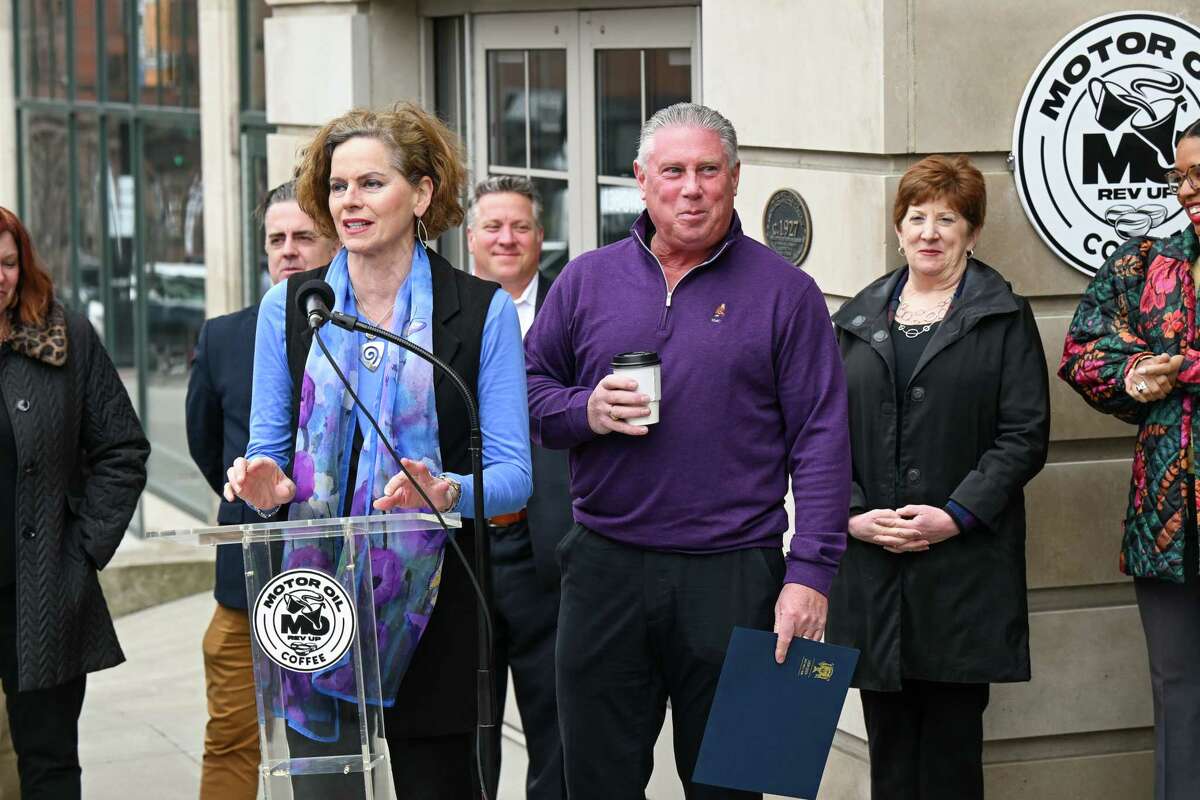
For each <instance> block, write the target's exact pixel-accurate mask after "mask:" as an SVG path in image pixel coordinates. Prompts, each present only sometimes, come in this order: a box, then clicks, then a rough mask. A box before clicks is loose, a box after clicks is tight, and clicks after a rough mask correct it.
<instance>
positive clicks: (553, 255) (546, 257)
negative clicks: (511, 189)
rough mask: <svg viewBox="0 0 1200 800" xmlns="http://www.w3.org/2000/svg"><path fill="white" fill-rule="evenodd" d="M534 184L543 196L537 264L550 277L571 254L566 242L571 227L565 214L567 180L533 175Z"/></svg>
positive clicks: (565, 262)
mask: <svg viewBox="0 0 1200 800" xmlns="http://www.w3.org/2000/svg"><path fill="white" fill-rule="evenodd" d="M533 185H534V187H535V188H536V189H537V192H538V195H539V196H540V197H541V200H542V228H543V229H544V230H545V237H544V239H543V240H542V261H541V265H540V268H541V270H542V271H543V272H545V273H547V274H548V275H550V276H551V277H554V276H556V275H558V273H559V272H561V271H562V268H563V267H565V266H566V265H567V261H568V260H569V259H570V257H571V253H570V250H568V248H567V245H568V242H569V241H570V228H569V226H568V223H569V219H568V218H567V182H566V181H556V180H550V179H548V178H534V179H533Z"/></svg>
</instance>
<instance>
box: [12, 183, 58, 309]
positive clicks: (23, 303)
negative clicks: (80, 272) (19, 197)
mask: <svg viewBox="0 0 1200 800" xmlns="http://www.w3.org/2000/svg"><path fill="white" fill-rule="evenodd" d="M6 233H11V234H12V237H13V240H14V241H15V242H16V243H17V302H16V307H15V308H14V309H13V311H12V314H13V316H14V317H15V319H14V322H19V323H21V324H22V325H27V326H38V325H41V324H42V323H43V322H44V321H45V320H46V313H47V312H48V311H49V310H50V301H51V300H52V299H53V297H54V282H53V281H51V280H50V275H49V273H47V272H46V270H45V269H44V268H43V267H42V262H41V261H40V260H38V257H37V253H35V252H34V250H33V241H32V239H30V237H29V231H28V230H27V229H26V228H25V226H24V225H22V224H21V220H20V219H19V218H18V217H17V215H16V214H14V213H13V212H11V211H9V210H8V209H7V208H4V207H3V206H0V236H3V235H4V234H6Z"/></svg>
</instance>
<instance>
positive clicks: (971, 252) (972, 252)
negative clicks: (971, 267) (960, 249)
mask: <svg viewBox="0 0 1200 800" xmlns="http://www.w3.org/2000/svg"><path fill="white" fill-rule="evenodd" d="M974 256H975V248H974V247H968V248H967V258H973V257H974Z"/></svg>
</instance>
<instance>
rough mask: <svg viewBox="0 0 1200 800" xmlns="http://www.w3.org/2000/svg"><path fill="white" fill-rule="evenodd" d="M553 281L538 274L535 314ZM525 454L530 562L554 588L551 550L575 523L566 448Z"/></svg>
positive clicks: (532, 446)
mask: <svg viewBox="0 0 1200 800" xmlns="http://www.w3.org/2000/svg"><path fill="white" fill-rule="evenodd" d="M553 282H554V281H553V279H552V278H550V277H549V276H547V275H541V276H540V277H539V279H538V292H537V300H536V302H535V305H534V309H535V310H534V313H535V314H536V313H537V312H539V311H541V310H542V302H543V301H544V300H545V299H546V294H547V293H548V292H549V291H550V284H551V283H553ZM529 455H530V460H531V461H532V464H533V494H532V495H531V496H530V498H529V503H528V505H527V506H526V509H527V511H528V514H529V538H530V542H531V544H532V545H533V564H534V568H535V569H536V570H537V574H538V577H539V578H541V580H542V582H543V583H545V584H546V586H547V587H548V588H549V587H557V586H558V582H559V574H558V561H557V560H556V559H555V556H554V551H555V548H557V547H558V543H559V542H560V541H562V538H563V536H564V535H566V532H567V531H568V530H570V529H571V526H572V525H574V524H575V520H574V518H573V517H572V515H571V473H570V468H569V466H568V462H567V451H566V450H550V449H549V448H545V447H540V446H539V445H536V444H533V443H532V442H530V446H529Z"/></svg>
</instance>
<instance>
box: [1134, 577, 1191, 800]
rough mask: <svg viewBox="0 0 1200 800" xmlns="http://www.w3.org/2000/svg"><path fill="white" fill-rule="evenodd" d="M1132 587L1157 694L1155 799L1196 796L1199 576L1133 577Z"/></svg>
mask: <svg viewBox="0 0 1200 800" xmlns="http://www.w3.org/2000/svg"><path fill="white" fill-rule="evenodd" d="M1189 577H1190V576H1189ZM1133 587H1134V590H1135V591H1136V593H1137V603H1138V611H1139V612H1140V613H1141V617H1142V628H1143V629H1144V630H1145V632H1146V650H1147V652H1148V653H1149V656H1150V685H1151V688H1152V690H1153V694H1154V800H1184V798H1194V797H1195V796H1196V794H1197V792H1198V791H1200V758H1198V754H1200V673H1198V672H1197V667H1198V666H1200V581H1196V580H1189V581H1188V582H1187V583H1186V584H1183V585H1180V584H1177V583H1170V582H1168V581H1160V580H1155V579H1153V578H1134V580H1133Z"/></svg>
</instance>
